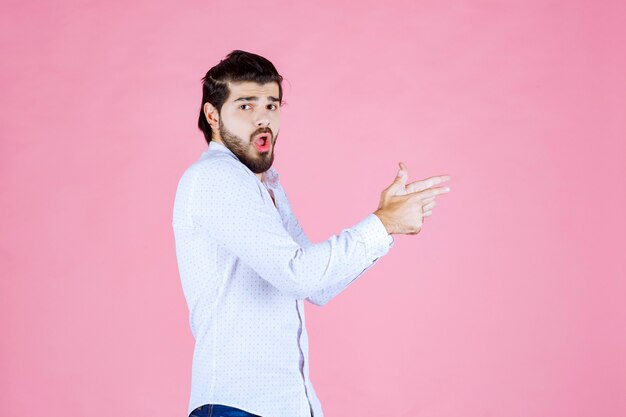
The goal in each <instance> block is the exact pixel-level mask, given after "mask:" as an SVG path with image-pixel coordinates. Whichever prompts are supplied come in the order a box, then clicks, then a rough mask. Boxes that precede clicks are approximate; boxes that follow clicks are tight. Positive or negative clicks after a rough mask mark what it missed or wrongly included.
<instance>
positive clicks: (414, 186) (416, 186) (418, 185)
mask: <svg viewBox="0 0 626 417" xmlns="http://www.w3.org/2000/svg"><path fill="white" fill-rule="evenodd" d="M451 178H452V177H451V176H449V175H436V176H434V177H429V178H426V179H424V180H419V181H414V182H412V183H410V184H407V186H406V190H407V192H409V193H414V192H417V191H422V190H425V189H427V188H430V187H432V186H434V185H437V184H441V183H442V182H445V181H449V180H450V179H451Z"/></svg>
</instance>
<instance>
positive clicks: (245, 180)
mask: <svg viewBox="0 0 626 417" xmlns="http://www.w3.org/2000/svg"><path fill="white" fill-rule="evenodd" d="M181 181H183V186H182V189H183V190H186V194H185V195H184V197H183V198H185V199H187V201H188V207H189V210H188V213H187V215H188V218H187V221H189V222H190V223H191V224H193V225H197V226H199V227H201V228H203V229H204V230H206V231H207V234H208V235H210V236H212V237H213V238H214V239H215V241H216V242H217V243H218V244H219V245H221V246H222V247H224V248H225V249H226V250H228V251H229V252H230V253H232V254H234V255H236V256H237V257H238V258H239V259H241V261H242V262H243V263H244V264H246V265H247V266H248V267H250V268H251V269H253V270H254V271H255V272H256V273H257V274H258V275H259V276H260V277H261V278H262V279H264V280H266V281H267V282H269V283H270V284H271V285H273V286H274V287H275V288H277V289H278V290H279V291H281V292H283V293H285V294H289V295H290V296H293V297H294V298H297V299H305V298H308V297H311V296H313V295H314V294H317V293H319V292H320V291H321V290H323V289H325V288H328V287H330V286H333V285H339V284H340V283H342V282H343V281H345V280H347V279H350V278H351V277H354V276H355V274H358V273H359V272H361V271H363V270H364V269H365V268H366V267H368V266H370V265H371V264H372V262H373V261H374V260H376V259H377V258H379V257H380V256H382V255H384V254H385V253H387V251H388V249H389V244H388V240H387V237H388V236H389V235H388V234H387V231H386V230H385V228H384V227H383V226H382V223H381V222H380V220H379V219H378V218H377V217H376V215H374V214H370V215H369V216H367V217H366V218H365V219H363V220H362V221H361V222H359V223H357V224H356V225H354V226H353V227H351V228H347V229H344V230H342V231H341V233H339V234H337V235H333V236H331V237H330V238H329V239H328V240H326V241H324V242H321V243H318V244H312V245H308V246H304V245H302V244H301V243H299V242H297V241H295V240H294V239H293V238H292V237H291V235H289V233H288V232H287V230H286V229H285V227H284V225H283V223H282V219H281V217H280V214H279V213H278V211H276V208H275V207H274V205H273V204H272V203H271V199H270V196H269V193H268V192H267V190H265V189H264V186H263V185H262V184H261V183H260V182H259V181H258V179H256V178H255V176H254V174H253V173H252V172H251V171H249V170H248V169H247V168H246V167H245V166H243V165H242V164H241V163H239V162H238V161H236V160H234V159H230V158H216V159H213V160H211V161H203V162H200V163H198V164H196V165H195V166H194V167H192V168H191V169H190V170H189V171H188V172H187V173H186V174H185V175H184V176H183V179H182V180H181Z"/></svg>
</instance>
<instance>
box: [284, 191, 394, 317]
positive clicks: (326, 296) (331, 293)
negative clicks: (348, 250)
mask: <svg viewBox="0 0 626 417" xmlns="http://www.w3.org/2000/svg"><path fill="white" fill-rule="evenodd" d="M278 191H279V192H280V193H282V194H283V201H285V202H286V207H287V215H288V225H289V229H290V230H291V231H292V232H293V235H294V239H295V240H296V242H298V244H299V245H300V246H303V247H306V246H310V245H312V244H313V243H312V242H311V241H310V240H309V238H308V236H307V235H306V234H305V233H304V230H303V229H302V226H300V223H299V222H298V220H297V219H296V216H295V215H294V213H293V211H292V210H291V205H290V204H289V200H288V199H287V195H286V194H285V191H284V190H283V189H282V187H279V189H278ZM379 221H380V220H379ZM380 227H383V228H384V227H385V226H384V225H383V224H382V222H381V225H380ZM387 241H388V244H389V248H391V247H392V246H393V244H394V239H393V236H392V235H388V239H387ZM378 259H380V257H379V258H376V259H374V260H373V261H372V262H371V263H370V264H369V265H367V266H365V269H363V270H361V271H360V272H356V273H355V274H351V275H349V276H348V277H346V278H344V279H343V280H341V281H339V282H338V283H336V284H332V285H330V286H328V287H326V288H322V289H321V290H319V291H316V292H315V293H313V294H311V295H310V296H309V297H307V300H308V301H309V302H311V303H313V304H315V305H317V306H324V305H326V304H327V303H328V302H329V301H330V300H332V299H333V298H334V297H336V296H337V295H339V294H340V293H341V292H342V291H343V290H345V289H346V288H347V287H348V286H349V285H350V284H351V283H352V282H354V280H356V279H357V278H358V277H360V276H361V275H362V274H363V273H364V272H365V271H367V270H368V269H369V268H371V267H372V266H373V265H374V264H375V263H376V262H377V261H378Z"/></svg>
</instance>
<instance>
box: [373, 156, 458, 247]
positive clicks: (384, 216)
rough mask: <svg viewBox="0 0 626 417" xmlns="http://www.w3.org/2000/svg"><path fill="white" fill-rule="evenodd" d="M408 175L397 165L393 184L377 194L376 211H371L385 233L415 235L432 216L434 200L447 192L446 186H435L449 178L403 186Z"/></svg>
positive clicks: (435, 178) (439, 176)
mask: <svg viewBox="0 0 626 417" xmlns="http://www.w3.org/2000/svg"><path fill="white" fill-rule="evenodd" d="M408 177H409V172H408V170H407V168H406V165H404V163H402V162H400V170H399V171H398V175H397V176H396V179H395V180H394V181H393V183H392V184H391V185H390V186H389V187H387V188H385V189H384V190H383V192H382V193H381V195H380V204H379V206H378V210H376V211H375V212H374V214H375V215H377V216H378V218H379V219H380V220H381V222H382V223H383V224H384V225H385V229H387V233H389V234H392V233H398V234H407V235H415V234H418V233H419V232H420V231H421V230H422V224H423V222H424V217H425V216H430V215H431V214H432V210H433V207H435V197H436V196H437V195H439V194H444V193H447V192H449V191H450V188H449V187H435V188H431V187H433V186H435V185H437V184H441V183H442V182H444V181H448V180H449V179H450V178H451V177H450V176H449V175H438V176H434V177H429V178H426V179H424V180H419V181H415V182H412V183H410V184H407V183H406V181H407V179H408Z"/></svg>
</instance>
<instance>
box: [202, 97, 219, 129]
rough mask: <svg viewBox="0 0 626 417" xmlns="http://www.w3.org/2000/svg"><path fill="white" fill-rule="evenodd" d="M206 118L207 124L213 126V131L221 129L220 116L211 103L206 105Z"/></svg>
mask: <svg viewBox="0 0 626 417" xmlns="http://www.w3.org/2000/svg"><path fill="white" fill-rule="evenodd" d="M202 110H203V111H204V117H206V120H207V122H208V123H209V125H211V128H212V129H218V128H219V120H220V116H219V114H218V111H217V109H216V108H215V107H214V106H213V105H212V104H211V103H209V102H206V103H204V108H203V109H202Z"/></svg>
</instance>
